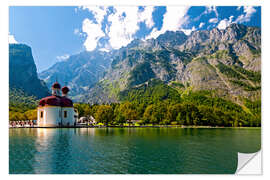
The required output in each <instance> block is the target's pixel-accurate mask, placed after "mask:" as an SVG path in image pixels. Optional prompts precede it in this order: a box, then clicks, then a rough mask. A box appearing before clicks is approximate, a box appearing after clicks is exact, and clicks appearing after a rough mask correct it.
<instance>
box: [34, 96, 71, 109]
mask: <svg viewBox="0 0 270 180" xmlns="http://www.w3.org/2000/svg"><path fill="white" fill-rule="evenodd" d="M38 105H39V107H43V106H59V107H73V102H72V100H71V99H69V98H67V97H60V96H48V97H45V98H42V99H41V100H40V101H39V104H38Z"/></svg>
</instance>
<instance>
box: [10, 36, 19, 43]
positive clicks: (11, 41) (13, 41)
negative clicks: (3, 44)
mask: <svg viewBox="0 0 270 180" xmlns="http://www.w3.org/2000/svg"><path fill="white" fill-rule="evenodd" d="M8 43H9V44H18V42H17V41H16V40H15V37H14V35H11V34H9V35H8Z"/></svg>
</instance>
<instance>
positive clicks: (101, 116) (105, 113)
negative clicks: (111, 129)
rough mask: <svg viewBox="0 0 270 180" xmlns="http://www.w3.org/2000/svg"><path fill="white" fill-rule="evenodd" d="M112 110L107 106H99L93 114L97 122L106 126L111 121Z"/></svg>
mask: <svg viewBox="0 0 270 180" xmlns="http://www.w3.org/2000/svg"><path fill="white" fill-rule="evenodd" d="M112 117H113V109H112V107H111V106H109V105H100V106H99V107H98V109H97V112H96V113H95V119H96V121H97V122H101V123H104V124H105V125H106V126H107V125H108V124H109V122H111V121H112Z"/></svg>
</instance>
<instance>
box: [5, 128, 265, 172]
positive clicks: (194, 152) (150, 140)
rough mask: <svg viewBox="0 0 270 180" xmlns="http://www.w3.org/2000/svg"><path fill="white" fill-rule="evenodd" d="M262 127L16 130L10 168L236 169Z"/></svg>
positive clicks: (255, 145) (256, 141)
mask: <svg viewBox="0 0 270 180" xmlns="http://www.w3.org/2000/svg"><path fill="white" fill-rule="evenodd" d="M260 138H261V136H260V129H257V130H256V129H179V128H160V129H159V128H99V129H96V128H79V129H71V128H68V129H53V128H49V129H46V128H35V129H11V130H10V144H9V147H10V162H9V164H10V173H57V174H66V173H69V174H72V173H77V174H85V173H86V174H89V173H91V174H103V173H106V174H120V173H130V174H156V173H157V174H179V173H234V171H235V169H236V167H237V152H256V151H258V150H259V149H260Z"/></svg>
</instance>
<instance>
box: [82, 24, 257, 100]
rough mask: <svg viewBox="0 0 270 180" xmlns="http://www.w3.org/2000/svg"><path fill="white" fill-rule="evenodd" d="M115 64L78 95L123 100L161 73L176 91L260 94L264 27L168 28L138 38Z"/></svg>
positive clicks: (237, 96) (251, 96)
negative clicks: (123, 95) (151, 36)
mask: <svg viewBox="0 0 270 180" xmlns="http://www.w3.org/2000/svg"><path fill="white" fill-rule="evenodd" d="M111 58H112V59H113V61H112V63H111V66H110V67H109V69H108V70H106V74H105V76H104V77H103V78H102V79H101V80H99V81H98V82H97V83H96V84H95V86H93V87H91V88H89V91H87V93H85V95H84V96H82V98H81V99H80V100H81V101H84V102H88V103H110V102H117V101H119V100H120V96H119V94H120V92H123V91H125V92H126V91H127V90H129V89H132V88H136V87H139V86H145V85H147V83H148V82H149V81H151V80H152V79H159V80H161V81H162V82H163V83H165V84H167V85H169V86H170V87H172V88H174V89H177V90H178V91H187V90H192V91H197V90H210V91H215V92H216V94H217V95H218V96H219V97H224V98H228V99H231V100H233V101H235V102H239V103H241V99H242V98H249V99H257V98H260V93H261V91H260V89H261V85H260V78H261V73H260V71H261V30H260V29H259V28H256V27H247V26H244V25H239V24H232V25H230V26H229V27H227V28H226V29H224V30H219V29H217V28H214V29H212V30H209V31H207V30H203V31H194V32H192V33H191V34H190V35H189V36H186V35H185V34H184V33H183V32H180V31H178V32H166V33H164V34H162V35H160V36H159V37H158V38H157V39H150V40H146V41H142V40H134V41H132V42H131V43H130V44H129V45H127V46H126V47H123V48H121V49H119V50H118V51H115V52H114V53H113V55H112V56H111Z"/></svg>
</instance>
